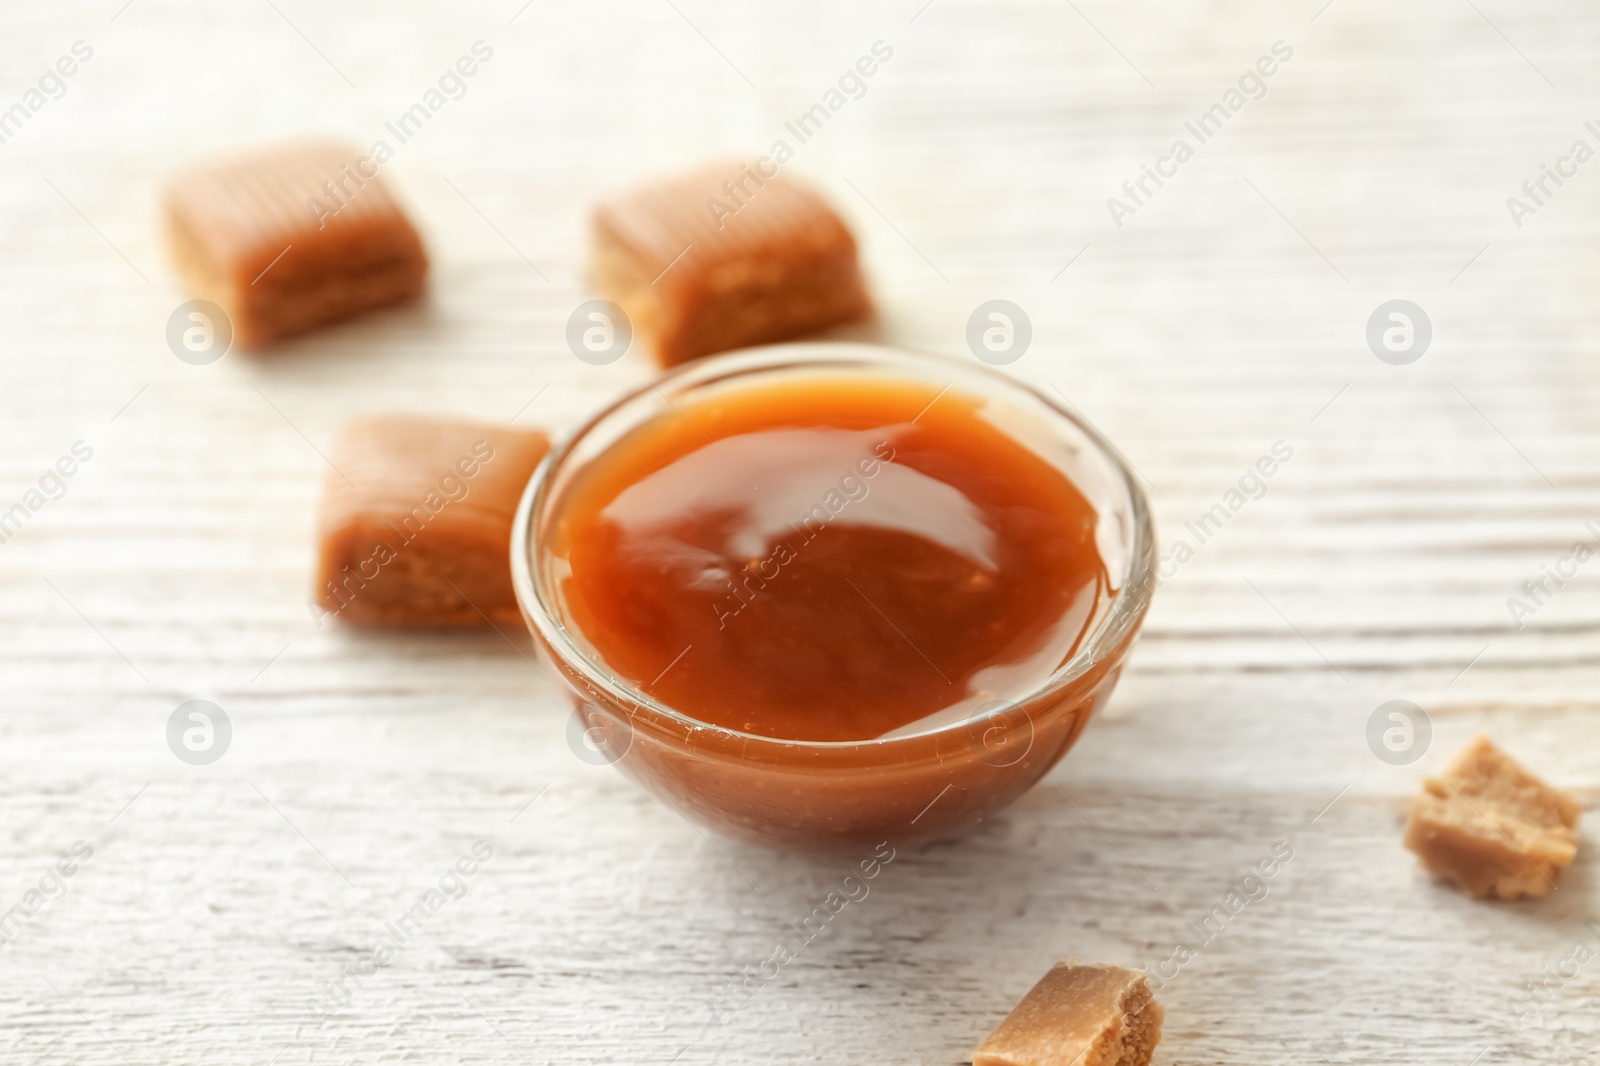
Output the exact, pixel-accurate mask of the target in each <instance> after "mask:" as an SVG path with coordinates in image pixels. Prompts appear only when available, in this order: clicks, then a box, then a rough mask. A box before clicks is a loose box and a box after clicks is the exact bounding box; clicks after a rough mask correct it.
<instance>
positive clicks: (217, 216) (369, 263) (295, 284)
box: [163, 141, 428, 348]
mask: <svg viewBox="0 0 1600 1066" xmlns="http://www.w3.org/2000/svg"><path fill="white" fill-rule="evenodd" d="M163 204H164V209H165V214H166V229H167V243H168V245H169V246H170V248H171V251H172V257H173V259H174V261H175V262H176V264H177V267H178V272H179V273H180V274H181V275H182V276H183V280H184V283H185V285H186V286H187V287H188V289H189V292H190V295H192V296H194V297H196V298H199V299H205V300H210V301H211V302H212V303H215V304H216V305H218V306H219V307H221V308H222V310H223V311H224V312H225V313H226V314H227V315H228V317H229V319H230V320H231V321H232V326H233V336H234V340H235V342H236V343H237V344H239V346H240V347H243V348H254V347H260V346H262V345H265V344H269V343H271V342H273V341H275V340H278V339H280V338H283V337H288V336H290V335H292V334H296V333H303V332H305V331H307V330H310V329H315V328H316V327H318V326H322V325H325V324H327V323H330V322H334V321H337V320H339V319H343V318H349V317H351V316H354V315H358V314H361V313H362V312H364V311H369V310H372V309H373V308H377V307H383V306H385V305H387V304H393V303H399V302H401V301H403V300H409V299H411V298H413V297H415V296H417V295H419V294H420V293H421V292H422V289H423V284H424V281H425V279H426V277H427V273H428V257H427V253H426V252H424V251H423V248H422V239H421V238H420V237H419V236H418V235H417V231H416V229H415V228H414V227H413V226H412V225H411V222H410V220H409V219H407V218H406V216H405V214H404V212H402V211H401V210H400V206H399V204H397V203H396V202H395V199H394V197H393V196H391V195H390V193H389V189H388V187H387V186H386V185H385V184H384V183H383V181H382V180H381V179H380V178H379V177H378V167H377V163H375V162H373V160H372V158H371V157H370V156H364V155H362V154H361V153H359V152H357V151H355V150H354V149H351V148H347V147H345V146H343V145H340V144H334V143H328V142H324V141H304V142H296V143H292V144H287V145H283V146H281V147H277V148H273V149H271V150H268V151H262V152H257V153H255V154H252V155H247V156H240V157H237V158H232V159H224V160H220V161H216V162H212V163H206V164H201V165H198V166H195V167H192V168H191V169H189V170H187V171H185V172H183V173H181V174H179V175H177V176H176V177H175V178H173V179H172V180H171V181H170V182H169V183H168V185H167V188H166V192H165V195H164V197H163Z"/></svg>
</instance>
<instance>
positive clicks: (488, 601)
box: [314, 415, 549, 627]
mask: <svg viewBox="0 0 1600 1066" xmlns="http://www.w3.org/2000/svg"><path fill="white" fill-rule="evenodd" d="M548 450H549V442H548V440H547V439H546V438H545V435H544V434H543V433H540V432H538V431H536V430H523V429H515V428H513V427H511V426H498V425H485V424H480V423H476V422H465V421H455V420H449V419H440V418H427V417H424V416H421V415H376V416H369V417H365V418H360V419H357V420H355V421H352V422H350V423H348V424H347V425H345V426H344V427H343V429H341V430H340V432H339V435H338V437H337V439H336V440H335V441H334V444H333V448H332V452H331V455H330V458H329V462H330V464H331V465H332V467H333V469H330V470H329V471H328V474H327V477H326V479H325V481H324V485H323V496H322V512H321V516H320V521H319V527H320V528H319V530H318V533H319V540H320V550H319V563H318V569H317V578H316V600H317V603H318V604H320V606H321V609H322V610H323V611H325V612H327V613H328V614H331V615H334V616H335V617H337V618H340V619H343V620H344V621H346V622H350V623H352V624H354V625H364V626H395V627H399V626H414V627H424V626H481V625H487V624H490V623H493V624H496V625H498V624H501V623H506V624H515V623H516V622H517V621H518V619H519V617H520V615H519V612H518V609H517V598H516V595H515V594H514V593H513V592H512V588H511V523H512V520H513V519H514V517H515V516H516V511H517V504H518V503H519V501H520V500H521V498H522V490H523V489H524V488H525V487H526V486H527V484H528V479H529V478H530V477H531V476H532V474H533V469H534V467H536V466H538V465H539V460H540V459H542V458H544V454H545V452H546V451H548ZM346 479H348V480H346ZM314 615H315V617H316V618H317V621H318V624H319V625H320V624H321V618H322V616H321V615H316V614H315V612H314Z"/></svg>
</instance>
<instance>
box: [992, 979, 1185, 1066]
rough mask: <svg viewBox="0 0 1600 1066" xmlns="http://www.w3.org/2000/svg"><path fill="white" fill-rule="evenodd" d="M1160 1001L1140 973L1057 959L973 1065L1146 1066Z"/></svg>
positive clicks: (1157, 1034) (1156, 1036) (1156, 1038)
mask: <svg viewBox="0 0 1600 1066" xmlns="http://www.w3.org/2000/svg"><path fill="white" fill-rule="evenodd" d="M1161 1018H1162V1011H1161V1004H1159V1003H1157V1002H1156V1001H1155V997H1154V996H1153V995H1152V994H1151V992H1150V985H1149V982H1148V981H1146V980H1145V975H1144V974H1142V973H1140V972H1139V971H1138V970H1124V969H1122V968H1121V967H1118V966H1110V965H1107V964H1105V963H1096V964H1094V965H1086V964H1084V963H1080V962H1078V961H1077V960H1076V959H1068V960H1067V961H1066V962H1061V963H1057V964H1056V965H1055V967H1054V968H1053V969H1051V971H1050V972H1049V973H1047V974H1045V975H1044V976H1043V977H1042V978H1040V979H1039V983H1038V984H1036V985H1034V986H1033V988H1032V990H1030V991H1029V992H1028V994H1027V995H1026V996H1023V997H1022V1002H1021V1003H1018V1004H1017V1005H1016V1007H1015V1008H1014V1009H1013V1010H1012V1011H1011V1013H1010V1014H1008V1015H1006V1020H1005V1021H1003V1022H1001V1023H1000V1026H999V1028H997V1029H996V1030H995V1031H994V1032H992V1033H990V1034H989V1036H988V1039H986V1040H985V1041H984V1042H983V1043H982V1044H980V1045H979V1046H978V1050H976V1051H974V1052H973V1053H972V1066H1146V1064H1147V1063H1148V1062H1149V1061H1150V1056H1151V1054H1152V1053H1153V1052H1154V1051H1155V1047H1156V1045H1157V1044H1159V1043H1160V1042H1161Z"/></svg>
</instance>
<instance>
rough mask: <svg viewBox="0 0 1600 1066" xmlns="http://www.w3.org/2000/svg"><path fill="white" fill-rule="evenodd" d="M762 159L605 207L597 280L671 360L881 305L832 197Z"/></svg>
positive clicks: (660, 357)
mask: <svg viewBox="0 0 1600 1066" xmlns="http://www.w3.org/2000/svg"><path fill="white" fill-rule="evenodd" d="M764 169H765V168H763V167H762V166H761V164H760V163H758V164H756V166H755V167H754V168H752V167H750V166H748V165H746V166H739V165H736V164H722V165H714V166H709V167H705V168H703V169H701V170H697V171H694V172H692V173H689V174H684V175H680V176H678V177H674V178H671V179H668V180H665V181H661V182H658V183H656V184H653V185H649V186H646V187H644V188H640V189H637V190H634V191H633V192H631V193H628V194H626V195H623V196H620V197H617V198H616V199H614V200H611V201H609V202H607V203H604V204H601V205H600V207H599V208H598V209H597V210H596V211H595V214H594V220H593V229H594V264H593V271H594V280H595V283H596V284H597V285H598V286H599V288H600V290H601V291H602V292H603V293H604V294H605V295H606V297H607V298H609V299H611V300H613V301H615V302H616V303H617V304H619V305H620V306H621V307H622V309H623V311H625V312H626V313H627V315H628V317H629V318H630V319H631V320H632V322H633V326H634V329H635V330H636V331H637V332H638V334H639V335H640V336H641V337H642V338H643V339H644V340H645V342H646V343H647V345H648V346H649V347H650V348H651V350H652V352H653V353H654V355H655V358H656V361H657V362H659V363H660V364H661V365H662V366H673V365H674V364H677V363H681V362H684V361H686V360H689V359H696V358H699V357H700V356H702V355H709V354H711V353H712V352H720V351H726V350H728V349H730V348H742V347H746V346H748V345H754V344H767V343H770V342H773V341H780V340H788V339H789V338H791V337H796V336H800V335H801V334H805V333H813V332H816V331H818V330H823V329H827V328H828V327H830V326H835V325H839V324H841V323H844V322H852V321H855V320H857V319H860V318H864V317H865V316H867V315H868V314H869V313H870V312H871V310H872V304H871V300H870V299H869V298H868V296H867V291H866V288H865V286H864V285H863V284H862V280H861V269H860V267H859V265H858V264H857V262H856V242H855V238H854V237H852V236H851V235H850V231H849V229H847V228H846V227H845V224H844V223H843V222H842V221H840V219H839V216H838V215H836V214H834V212H833V210H832V208H830V207H829V206H828V204H827V203H826V202H825V201H824V200H823V199H822V197H820V196H818V195H817V194H816V193H814V192H812V191H811V190H810V189H808V188H806V187H805V186H804V185H801V184H800V183H798V182H796V181H793V180H791V179H789V178H786V177H782V176H779V174H778V173H777V170H776V166H775V165H774V166H773V171H772V174H771V175H770V176H768V175H767V174H765V173H764V172H763V171H764Z"/></svg>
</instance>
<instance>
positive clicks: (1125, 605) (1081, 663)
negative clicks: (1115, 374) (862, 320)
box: [511, 341, 1156, 752]
mask: <svg viewBox="0 0 1600 1066" xmlns="http://www.w3.org/2000/svg"><path fill="white" fill-rule="evenodd" d="M830 365H833V366H836V367H837V368H839V369H841V370H843V369H847V368H855V369H866V370H873V369H876V370H880V371H883V372H885V374H886V376H894V371H895V370H896V369H897V368H899V369H905V368H910V367H915V368H918V369H920V370H923V371H924V372H925V371H926V369H927V368H928V367H930V366H931V367H937V366H940V365H944V366H948V367H949V368H950V369H951V372H952V374H960V375H961V376H963V377H967V378H971V377H973V376H976V377H978V378H988V379H989V380H990V381H991V382H993V383H994V384H995V385H997V386H999V387H1001V388H1005V389H1013V390H1018V391H1020V392H1023V393H1026V394H1028V395H1029V396H1030V397H1031V398H1032V399H1033V400H1034V401H1036V402H1038V403H1040V404H1042V405H1043V406H1044V407H1045V408H1046V409H1047V410H1048V411H1049V412H1050V413H1051V414H1052V415H1053V416H1056V417H1059V418H1062V419H1065V420H1066V421H1068V422H1070V423H1071V424H1072V425H1073V426H1074V427H1076V429H1077V430H1078V431H1079V432H1080V433H1081V434H1082V435H1083V436H1084V438H1085V439H1086V440H1087V441H1088V442H1089V443H1090V444H1092V445H1093V446H1094V448H1095V450H1096V451H1097V452H1098V454H1099V458H1101V459H1102V460H1104V461H1106V462H1107V463H1108V464H1109V466H1110V467H1111V469H1112V470H1114V471H1116V473H1117V476H1118V477H1119V478H1120V479H1121V483H1122V487H1123V489H1124V491H1125V492H1126V495H1127V500H1128V514H1127V519H1128V521H1129V524H1130V526H1131V532H1132V538H1131V544H1130V547H1129V553H1128V557H1129V570H1128V574H1127V580H1126V581H1125V582H1124V583H1123V585H1122V587H1121V588H1120V589H1119V590H1118V591H1117V592H1115V593H1114V594H1113V595H1112V597H1111V599H1110V603H1109V607H1108V608H1107V609H1105V610H1104V612H1103V614H1102V617H1101V619H1100V621H1099V623H1098V624H1097V625H1096V626H1095V628H1094V630H1093V631H1092V632H1091V633H1090V634H1089V635H1088V637H1087V638H1086V639H1084V640H1082V641H1080V642H1079V646H1078V649H1077V650H1076V651H1075V652H1074V653H1073V654H1072V655H1071V656H1070V657H1069V658H1068V659H1067V660H1066V661H1065V662H1063V663H1062V664H1061V665H1060V666H1058V667H1057V668H1056V669H1055V670H1053V671H1052V672H1051V673H1050V674H1049V675H1048V676H1047V677H1045V678H1044V679H1042V680H1041V681H1040V682H1039V683H1038V684H1037V685H1035V686H1033V687H1032V688H1030V689H1029V690H1028V691H1027V692H1025V693H1023V694H1020V695H1017V696H1015V697H1012V698H1010V699H1008V700H1006V701H1005V705H1006V709H1010V708H1016V707H1026V706H1031V705H1033V704H1036V703H1038V702H1039V701H1041V700H1044V699H1047V698H1049V697H1050V696H1051V695H1053V694H1055V693H1057V692H1059V691H1060V690H1062V689H1065V688H1067V687H1068V686H1070V685H1071V684H1073V683H1074V682H1076V681H1078V680H1079V679H1080V678H1082V677H1083V676H1084V675H1086V674H1088V673H1089V672H1090V671H1092V670H1093V669H1094V668H1095V667H1096V666H1098V665H1100V664H1101V663H1102V662H1103V661H1104V660H1105V658H1106V657H1107V656H1109V655H1111V654H1113V653H1115V652H1116V651H1117V649H1118V648H1120V647H1123V646H1124V643H1125V640H1124V638H1126V637H1127V636H1128V635H1129V634H1130V632H1131V631H1132V630H1134V629H1136V628H1137V627H1138V625H1139V624H1140V622H1141V621H1142V619H1143V617H1144V614H1145V612H1146V610H1147V609H1148V607H1149V604H1150V599H1151V595H1152V593H1153V591H1154V587H1155V584H1156V566H1155V553H1156V541H1155V529H1154V522H1153V520H1152V517H1151V511H1150V503H1149V500H1148V498H1147V497H1146V495H1145V492H1144V490H1143V489H1142V488H1141V487H1140V485H1139V475H1138V474H1137V472H1136V468H1135V467H1134V466H1133V464H1132V463H1130V462H1129V461H1128V460H1127V459H1126V458H1124V457H1123V455H1122V453H1121V452H1120V451H1118V450H1117V447H1116V446H1115V445H1114V444H1112V443H1111V441H1110V440H1109V439H1107V438H1106V436H1105V435H1104V434H1103V433H1101V432H1100V431H1099V429H1098V428H1096V427H1095V425H1094V424H1093V423H1092V422H1090V421H1089V420H1088V419H1087V418H1085V417H1083V416H1082V415H1081V414H1080V413H1078V412H1077V411H1076V409H1074V408H1072V407H1071V405H1070V402H1058V401H1056V400H1055V399H1052V398H1051V397H1050V396H1049V395H1048V394H1047V393H1045V392H1044V391H1043V390H1042V389H1040V388H1038V387H1036V386H1034V385H1032V384H1031V383H1029V382H1026V381H1023V380H1021V379H1018V378H1014V377H1011V376H1010V375H1008V374H1004V373H1001V372H1000V371H998V370H996V369H995V368H994V367H992V366H989V365H986V364H982V363H977V364H976V365H975V364H974V363H972V362H968V361H967V360H964V359H957V358H952V357H950V356H948V355H941V354H937V353H932V352H924V351H919V350H916V349H913V348H909V347H901V346H894V345H885V344H875V343H866V342H855V341H841V342H828V341H808V342H799V343H787V344H771V345H762V346H759V347H753V348H741V349H736V350H733V351H728V352H720V353H717V354H715V355H711V356H707V357H705V358H702V359H697V360H694V361H692V362H688V363H682V364H679V365H678V366H675V367H671V368H669V369H668V370H666V371H665V372H664V373H662V374H659V375H657V376H656V377H653V378H652V379H650V380H649V381H648V382H646V383H645V384H643V385H641V386H639V387H638V388H634V389H630V390H628V391H627V392H625V393H624V394H622V395H621V396H619V397H617V398H616V399H615V400H613V401H612V402H610V403H607V404H606V405H605V406H604V407H602V408H601V409H600V410H598V411H596V412H595V413H594V414H592V415H590V416H589V417H588V418H586V419H584V421H582V422H581V423H580V424H578V425H577V426H576V427H574V428H573V429H571V430H569V431H567V432H566V433H564V434H562V435H561V436H560V437H558V438H557V440H556V441H554V442H553V443H552V445H551V447H550V450H549V451H548V452H547V453H546V454H545V456H544V458H543V459H542V460H541V461H540V462H539V465H538V466H537V467H535V469H534V471H533V474H532V476H531V477H530V478H529V480H528V484H527V486H526V487H525V488H524V490H523V493H522V498H521V500H520V502H519V503H518V505H517V511H516V517H515V518H514V520H513V523H514V524H513V526H512V533H511V576H512V587H513V590H514V591H515V593H516V597H517V603H518V605H519V607H520V608H521V610H522V616H523V620H524V621H525V622H526V623H527V625H528V627H529V629H530V630H532V632H533V634H534V636H535V637H536V638H537V639H538V642H540V643H542V644H544V646H545V648H546V649H547V651H548V652H549V654H551V655H552V656H554V655H556V654H558V653H559V656H560V659H561V663H559V664H558V665H559V666H562V667H564V668H565V669H567V670H572V671H574V672H575V673H576V674H578V675H579V676H580V677H581V678H582V679H583V681H584V682H585V683H586V684H588V685H590V686H593V689H594V690H598V691H599V692H603V693H605V694H606V695H607V696H609V697H611V698H612V699H614V700H615V701H616V702H617V703H618V704H620V705H621V706H623V707H628V708H633V709H636V710H634V711H633V712H632V713H630V714H629V716H628V717H629V718H630V720H632V721H630V723H629V724H630V727H631V726H633V725H634V724H635V723H636V720H637V717H638V714H637V711H638V710H644V711H649V712H650V713H651V714H654V715H658V716H660V717H661V718H663V719H665V720H666V721H668V722H670V723H673V724H674V725H676V726H678V727H679V728H680V729H683V730H687V731H688V733H687V735H691V736H692V735H695V734H697V733H703V732H710V733H713V734H716V735H718V736H722V737H726V738H728V739H731V740H736V741H740V742H743V743H744V744H746V745H763V746H767V745H776V746H779V747H783V748H787V749H796V750H816V751H819V752H821V751H834V752H841V751H850V750H862V749H866V750H872V749H878V748H883V747H889V746H893V745H897V744H904V743H908V742H915V741H927V740H934V739H937V738H940V737H942V736H945V735H950V734H954V733H957V732H960V731H963V730H967V729H969V728H970V727H971V724H972V716H969V717H967V718H962V719H959V720H956V721H952V722H948V723H946V724H944V725H941V726H938V727H935V728H933V729H929V730H926V731H924V732H918V733H906V734H901V735H894V736H882V737H869V738H867V739H864V740H826V741H821V740H796V739H789V738H785V737H773V736H767V735H765V734H761V733H747V732H744V731H742V730H738V729H731V728H728V727H726V726H720V725H715V724H713V723H710V722H705V721H701V720H700V719H698V718H695V717H694V716H693V715H690V714H686V713H684V712H683V711H680V710H677V709H675V708H673V707H671V706H668V705H667V704H665V703H663V702H661V701H660V700H658V699H656V698H655V697H653V696H651V695H649V694H648V693H645V692H641V691H639V690H638V689H636V688H634V687H633V686H632V685H630V684H628V683H627V682H625V681H623V680H621V679H619V678H617V677H616V676H615V675H613V674H612V673H610V672H609V671H608V670H606V669H605V667H604V665H603V664H602V663H600V662H598V661H594V660H592V659H591V658H590V656H589V655H588V654H587V653H586V652H585V651H584V650H583V649H582V648H581V647H580V646H579V645H578V644H577V643H576V642H575V641H573V640H572V639H571V637H570V636H569V634H568V631H567V626H566V625H565V624H564V623H563V622H562V621H561V619H560V617H559V615H558V614H557V612H556V610H555V609H554V605H553V603H552V602H547V597H550V596H551V590H550V589H548V588H546V587H545V583H544V582H543V581H542V580H540V569H541V568H540V567H538V566H537V565H535V563H534V558H533V551H534V549H535V543H534V537H533V535H532V533H533V527H534V523H535V521H536V520H538V519H539V518H541V517H542V516H543V510H544V508H545V507H546V506H547V505H548V503H549V492H550V487H551V485H552V484H553V482H554V481H555V475H556V473H557V471H558V470H560V468H561V466H562V463H563V462H564V461H565V460H566V459H567V458H568V457H569V456H571V455H572V454H573V451H574V449H575V448H576V447H577V445H578V444H579V443H580V442H581V441H582V440H583V439H584V438H585V437H586V436H587V435H588V434H590V433H592V432H593V431H595V430H596V429H597V428H598V427H599V426H600V425H601V424H602V423H604V422H606V421H607V420H608V419H610V418H611V417H612V416H613V415H614V414H616V413H617V412H618V411H620V410H622V409H623V408H625V407H627V406H628V405H629V404H632V403H634V402H636V401H637V400H639V399H640V398H641V397H643V396H644V395H645V394H646V393H650V392H656V393H658V394H661V395H662V398H665V393H663V391H662V390H663V389H666V388H667V387H669V386H671V387H672V389H674V390H676V391H677V392H679V393H680V394H681V392H684V391H689V390H692V389H696V388H702V387H705V386H708V385H714V384H716V383H719V382H723V381H727V380H729V379H734V378H743V377H748V376H753V375H757V374H761V373H769V372H774V371H781V370H784V369H790V368H800V369H805V368H815V369H825V368H826V367H828V366H830ZM923 376H926V374H925V373H924V375H923ZM955 385H956V381H955V380H954V379H952V381H951V383H950V385H949V386H947V387H954V386H955ZM1057 391H1060V390H1059V387H1057ZM936 398H937V397H936ZM1065 400H1066V397H1065V394H1064V393H1063V394H1062V401H1065ZM670 402H671V401H669V403H670ZM551 598H552V599H553V597H551ZM568 685H569V687H571V685H570V682H568ZM576 695H577V696H578V698H579V699H580V700H582V699H585V697H584V694H583V693H581V692H579V693H576ZM993 713H994V712H989V715H986V716H985V717H988V716H990V715H992V714H993Z"/></svg>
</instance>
